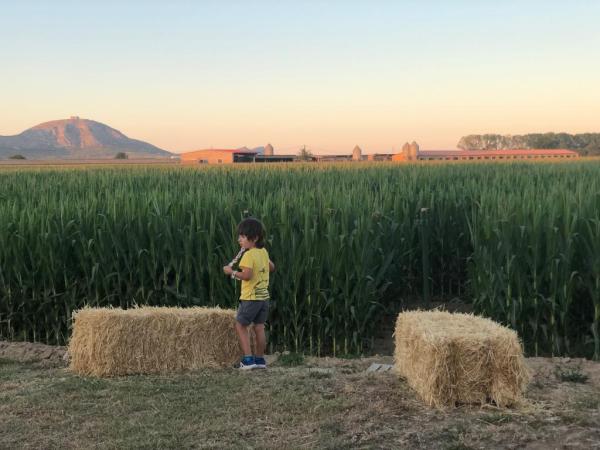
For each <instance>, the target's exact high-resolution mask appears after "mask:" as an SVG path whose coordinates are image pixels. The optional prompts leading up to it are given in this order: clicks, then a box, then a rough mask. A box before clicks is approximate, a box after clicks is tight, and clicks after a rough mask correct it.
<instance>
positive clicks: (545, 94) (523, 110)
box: [0, 0, 600, 153]
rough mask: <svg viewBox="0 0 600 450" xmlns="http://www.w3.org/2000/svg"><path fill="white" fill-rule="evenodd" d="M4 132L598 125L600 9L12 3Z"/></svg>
mask: <svg viewBox="0 0 600 450" xmlns="http://www.w3.org/2000/svg"><path fill="white" fill-rule="evenodd" d="M6 3H7V4H6V5H2V14H1V15H0V50H1V51H2V55H3V58H2V60H3V65H2V66H3V67H2V68H1V69H0V93H1V96H0V101H1V102H2V108H0V135H11V134H16V133H19V132H21V131H23V130H24V129H26V128H28V127H30V126H33V125H35V124H37V123H40V122H43V121H47V120H54V119H59V118H66V117H69V116H71V115H79V116H81V117H85V118H90V119H94V120H98V121H101V122H103V123H106V124H108V125H110V126H113V127H115V128H117V129H119V130H120V131H122V132H124V133H125V134H127V135H128V136H130V137H134V138H137V139H142V140H146V141H149V142H151V143H153V144H155V145H158V146H160V147H162V148H165V149H168V150H174V151H185V150H193V149H199V148H206V147H211V146H213V147H238V146H242V145H248V146H256V145H264V144H266V143H267V142H271V143H272V144H273V145H274V147H275V150H276V152H277V150H281V151H288V152H289V151H291V150H295V149H297V148H299V146H301V145H307V146H308V147H309V148H312V149H313V150H314V151H315V152H317V153H324V152H331V153H348V152H350V151H351V149H352V148H353V147H354V145H355V144H358V145H360V146H361V147H362V148H363V150H365V151H366V152H367V153H369V152H377V151H389V150H391V149H398V148H399V147H401V146H402V144H403V143H404V142H405V141H412V140H416V141H417V142H419V143H420V144H421V147H422V148H453V147H454V146H455V145H456V142H457V141H458V139H459V138H460V137H461V136H462V135H464V134H472V133H484V132H497V133H506V134H519V133H527V132H545V131H557V132H558V131H567V132H584V131H600V124H599V121H598V117H600V106H599V105H600V89H598V87H597V83H598V80H599V79H600V63H599V62H598V58H597V57H596V54H597V53H598V49H600V31H599V29H598V26H597V24H598V23H600V2H591V1H572V2H556V1H546V2H541V1H520V2H517V1H506V2H492V1H453V2H452V1H446V2H441V1H428V2H416V1H407V2H401V1H397V2H392V1H374V2H353V1H333V2H316V1H304V2H302V1H298V2H287V1H280V2H267V1H264V2H261V1H254V2H249V1H247V2H191V1H171V2H168V3H167V2H156V1H145V2H142V1H129V2H125V3H126V4H125V5H122V4H120V2H116V1H112V0H107V1H103V2H93V1H90V2H76V1H70V2H69V1H53V2H42V1H27V2H24V3H25V4H14V3H13V2H6Z"/></svg>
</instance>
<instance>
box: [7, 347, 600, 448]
mask: <svg viewBox="0 0 600 450" xmlns="http://www.w3.org/2000/svg"><path fill="white" fill-rule="evenodd" d="M65 353H66V349H65V348H64V347H52V346H47V345H42V344H32V343H8V342H2V341H0V362H1V360H5V361H13V362H14V361H18V362H21V363H23V364H24V365H26V367H34V368H36V369H35V370H36V371H37V373H38V375H35V376H36V377H40V378H39V379H41V380H45V379H46V378H48V379H51V380H52V379H54V380H65V378H64V377H65V375H64V373H65V372H64V367H66V366H67V365H68V360H67V358H66V357H65ZM267 359H268V362H269V365H270V368H269V370H268V371H267V373H263V374H258V373H257V374H254V373H253V374H251V377H250V378H247V379H248V380H252V379H253V378H257V379H261V380H262V382H263V383H265V386H266V388H265V387H264V386H263V388H262V389H263V390H265V389H266V390H267V391H268V392H262V391H257V392H256V395H264V399H263V401H273V400H269V399H276V398H277V396H280V395H284V396H285V402H284V403H285V404H284V405H283V406H282V407H281V409H280V410H279V412H278V413H277V414H279V415H278V416H274V418H271V419H267V418H263V419H262V420H263V421H268V420H270V422H269V424H270V425H268V426H265V428H264V429H265V430H267V431H268V432H270V433H273V435H272V436H271V437H270V438H269V439H270V440H266V441H264V440H263V441H261V440H256V441H251V442H253V444H252V445H249V447H250V448H259V447H263V448H275V447H277V448H294V447H295V446H296V445H300V444H299V443H300V442H306V445H305V444H302V445H301V447H303V448H339V447H340V446H342V447H348V448H435V449H437V448H443V449H454V450H458V449H475V448H485V449H487V448H527V449H544V450H545V449H555V448H581V449H592V448H600V363H597V362H593V361H588V360H582V359H571V358H527V364H528V367H529V368H530V370H531V373H532V381H531V382H530V383H529V385H528V388H527V391H526V393H525V401H524V402H523V404H522V405H519V406H518V407H516V408H512V409H501V408H496V407H493V406H491V405H487V406H483V407H479V406H477V407H474V406H463V407H460V408H453V409H448V410H443V411H441V410H436V409H431V408H428V407H426V406H424V405H423V403H422V402H421V401H420V399H419V398H418V397H417V396H416V395H415V393H414V392H413V391H412V390H411V389H410V388H409V387H408V385H407V384H406V382H405V381H403V380H401V379H399V378H398V377H397V375H395V374H394V373H393V372H390V371H388V372H382V373H379V372H375V373H369V372H367V371H366V370H367V368H368V367H369V366H370V365H371V364H372V363H374V362H376V363H381V364H392V363H393V359H392V357H391V356H374V357H369V358H360V359H338V358H306V359H305V360H304V363H303V364H302V365H300V366H294V367H287V366H283V365H281V364H278V359H277V355H274V356H270V357H268V358H267ZM7 367H8V366H7ZM11 370H12V369H11ZM23 370H24V371H23V372H22V373H23V374H29V373H32V372H31V371H30V369H23ZM232 372H234V371H232ZM253 372H254V371H253ZM20 373H21V372H17V371H14V372H13V378H11V379H7V380H6V382H7V384H6V383H5V384H6V386H4V387H5V388H6V387H7V386H8V387H9V388H11V386H12V389H15V391H14V392H15V393H16V392H17V386H18V385H20V382H19V381H18V378H19V377H21V375H19V374H20ZM227 373H228V372H227ZM224 374H225V373H222V374H221V375H219V377H220V378H219V377H215V378H210V379H211V380H212V381H211V383H209V384H211V385H214V384H215V383H219V382H221V380H224V379H227V378H226V377H225V378H224ZM28 376H29V375H28ZM31 376H33V375H31ZM207 376H209V377H211V376H212V375H210V374H209V375H207ZM226 376H229V375H226ZM52 377H54V378H52ZM231 377H238V375H237V374H232V375H231ZM74 378H75V377H73V380H72V381H71V382H73V383H80V382H79V381H76V380H75V379H74ZM36 379H38V378H36ZM69 379H70V378H67V381H68V380H69ZM144 380H145V379H144V377H140V378H135V377H131V378H127V377H125V378H124V379H123V381H118V380H117V381H115V382H110V383H116V384H114V387H113V389H111V390H110V391H106V392H113V390H115V389H116V388H117V386H118V385H119V384H120V383H128V384H127V386H128V387H127V391H128V392H129V391H130V389H131V388H132V386H134V387H135V383H146V382H150V383H152V390H155V389H161V384H162V383H165V381H164V380H163V379H162V378H156V377H148V380H149V381H144ZM161 380H163V381H161ZM190 380H192V381H190ZM195 380H197V377H195V375H193V374H192V375H182V376H181V377H179V378H177V377H174V378H173V379H168V381H167V384H170V385H173V383H174V386H177V385H179V386H181V385H186V383H190V382H193V383H196V381H195ZM231 380H232V383H234V384H236V385H237V384H239V383H240V382H245V381H244V377H242V378H231ZM240 380H241V381H240ZM44 382H45V381H44ZM57 383H58V382H57ZM60 383H64V381H60ZM60 383H59V384H60ZM1 385H2V380H1V379H0V386H1ZM77 386H79V384H77ZM86 386H87V385H86ZM65 389H66V388H65ZM86 389H87V388H86ZM228 389H230V388H228ZM0 390H1V389H0ZM196 390H197V385H193V388H192V390H191V391H192V392H194V391H196ZM71 391H72V388H69V390H67V391H66V392H71ZM295 391H298V392H297V394H298V395H297V397H298V399H297V400H294V399H295V397H292V396H293V395H295V393H294V392H295ZM23 392H24V391H23ZM102 392H104V391H102ZM227 392H229V391H228V390H227V389H225V390H224V391H222V392H218V393H216V394H215V395H216V396H217V397H218V398H225V400H224V402H227V401H229V400H227V397H226V396H227V395H228V393H227ZM111 395H112V394H111ZM129 395H130V394H128V396H129ZM224 395H225V397H223V396H224ZM1 396H2V395H1V394H0V397H1ZM307 396H316V397H315V398H318V399H320V400H319V402H321V403H318V404H317V406H314V405H312V406H310V408H316V409H311V411H313V412H315V411H318V410H319V408H331V409H327V414H324V415H323V417H312V418H311V417H310V414H309V413H308V410H307V411H306V413H307V414H306V418H304V416H305V411H304V410H303V409H301V407H300V406H299V407H298V408H299V409H298V410H296V411H295V412H293V413H289V410H288V408H291V406H289V405H291V404H293V402H295V401H297V402H301V401H302V399H303V398H306V397H307ZM14 398H15V397H10V396H9V392H8V391H7V392H5V396H4V401H5V402H6V403H5V406H4V407H0V417H4V419H3V420H8V421H10V420H12V421H13V422H12V424H11V425H10V427H12V428H11V429H13V428H14V427H15V426H20V425H22V426H23V429H24V430H28V429H30V428H31V427H32V426H33V427H36V426H39V427H43V428H44V429H46V430H47V429H48V428H49V427H50V426H49V425H48V423H42V422H40V423H39V424H36V423H29V422H28V423H27V424H25V423H24V422H23V419H22V418H21V417H22V416H21V414H22V412H21V411H26V410H30V409H31V407H32V405H34V406H35V407H36V408H39V409H40V410H41V411H45V412H47V410H48V408H49V407H50V406H49V404H42V405H40V404H39V403H31V404H28V406H27V407H25V406H19V403H18V402H17V401H16V400H15V403H14V405H13V406H11V405H10V402H11V401H12V400H11V399H14ZM146 398H147V394H140V397H139V399H138V400H137V401H139V402H144V401H146ZM230 400H231V401H232V402H233V403H234V404H235V402H236V401H238V400H236V399H234V398H232V399H230ZM48 401H49V402H51V401H54V400H48ZM119 401H123V402H124V401H125V400H121V399H120V400H119ZM45 402H46V400H45V401H44V402H42V403H45ZM290 402H292V403H290ZM336 402H339V405H338V403H336ZM330 404H331V405H330ZM90 405H91V404H90ZM181 405H184V403H182V404H181ZM285 405H288V406H285ZM328 405H330V406H328ZM20 408H22V410H21V409H20ZM336 408H337V409H336ZM338 409H339V410H338ZM54 411H60V408H57V409H55V410H54ZM207 411H208V412H207V413H205V414H208V415H210V414H211V413H212V412H214V410H207ZM3 414H4V416H3ZM53 414H57V413H56V412H54V413H53ZM85 414H88V412H85ZM161 414H162V413H161ZM289 414H291V415H292V416H293V417H294V418H293V419H292V420H293V421H294V424H291V425H290V423H289V422H288V421H289V420H290V417H288V415H289ZM299 415H301V416H302V417H298V416H299ZM28 420H29V419H28ZM72 420H73V421H74V422H77V420H78V419H77V417H74V418H73V419H72ZM140 420H141V419H140ZM144 420H148V423H154V422H152V420H153V419H152V418H151V417H148V418H144ZM229 420H232V417H231V416H229ZM241 420H242V422H243V419H241ZM7 423H8V422H7ZM286 423H287V424H288V425H285V424H286ZM8 426H9V425H7V427H8ZM170 426H176V425H170ZM216 426H217V425H215V427H216ZM218 426H219V427H220V426H221V425H218ZM279 426H280V427H281V431H276V429H277V430H279V428H277V427H279ZM57 428H58V427H57ZM255 428H256V425H252V424H248V428H247V429H244V430H243V433H245V434H244V436H246V437H247V438H248V439H255V438H256V439H260V437H256V436H255V434H254V433H255ZM7 429H8V428H7ZM311 430H312V431H311ZM1 431H2V426H0V438H1V437H2V436H1V434H2V433H1ZM24 433H25V431H24ZM55 433H56V434H57V436H58V435H60V431H59V430H58V431H56V430H55ZM204 433H206V431H204ZM211 433H214V435H215V436H219V438H220V437H221V436H222V433H221V432H220V431H217V429H216V428H215V429H214V431H210V429H209V432H208V436H210V435H211ZM278 433H280V434H278ZM300 433H305V434H302V436H301V435H300ZM311 433H312V435H311ZM303 436H306V437H303ZM315 436H316V437H315ZM9 437H10V438H11V439H13V441H14V442H18V440H19V435H12V437H11V436H10V435H9ZM56 439H60V438H59V437H57V438H56ZM111 439H114V440H113V441H109V442H110V444H107V445H108V447H111V446H113V445H117V446H119V445H121V444H123V441H121V440H119V439H121V437H119V436H113V437H112V438H111ZM137 439H140V438H137ZM165 439H166V438H165ZM215 439H217V438H216V437H215ZM295 439H296V440H295ZM303 439H306V440H305V441H303ZM0 442H1V439H0ZM48 442H49V441H39V443H44V444H43V445H45V444H47V443H48ZM53 442H54V441H53ZM58 442H60V441H58ZM74 442H75V441H74ZM82 442H83V441H82ZM164 442H167V443H168V442H170V441H164ZM210 442H212V441H206V442H205V444H206V445H205V446H200V447H202V448H204V447H207V448H213V447H212V446H211V445H210ZM215 442H217V441H215ZM232 442H233V441H232ZM180 444H182V445H184V444H185V443H184V442H181V443H180ZM221 444H223V445H225V446H227V445H229V444H224V443H223V442H221ZM275 444H277V445H275ZM82 445H83V444H82ZM123 445H124V444H123ZM140 445H141V444H140ZM169 445H170V444H169ZM169 445H167V446H169ZM231 445H234V446H235V444H234V443H233V444H231ZM0 447H2V445H0ZM216 447H218V446H217V445H216V444H215V448H216ZM34 448H35V445H34ZM70 448H80V447H79V445H76V444H73V447H70Z"/></svg>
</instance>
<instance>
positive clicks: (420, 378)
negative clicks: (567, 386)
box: [394, 311, 530, 408]
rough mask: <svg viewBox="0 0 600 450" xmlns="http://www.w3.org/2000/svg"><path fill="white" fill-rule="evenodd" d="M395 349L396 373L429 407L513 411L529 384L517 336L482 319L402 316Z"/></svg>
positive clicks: (437, 313) (442, 313) (420, 314)
mask: <svg viewBox="0 0 600 450" xmlns="http://www.w3.org/2000/svg"><path fill="white" fill-rule="evenodd" d="M395 344H396V349H395V353H394V360H395V370H396V372H397V373H398V374H399V375H400V376H402V377H404V378H406V380H407V382H408V384H409V385H410V386H411V387H412V388H413V389H414V390H415V391H417V393H418V394H419V395H420V396H421V397H422V399H423V400H424V401H425V403H427V404H428V405H430V406H435V407H438V408H443V407H446V406H454V405H457V404H465V403H478V404H484V403H488V402H494V403H495V404H496V405H498V406H511V405H514V404H516V403H518V402H519V401H520V400H521V399H522V394H523V391H524V390H525V386H526V384H527V382H528V381H529V378H530V374H529V372H528V370H527V367H526V365H525V359H524V357H523V350H522V347H521V343H520V342H519V338H518V336H517V334H516V333H515V332H514V331H513V330H510V329H508V328H506V327H503V326H501V325H499V324H497V323H495V322H493V321H491V320H489V319H485V318H483V317H478V316H474V315H470V314H459V313H454V314H451V313H448V312H445V311H412V312H404V313H400V314H399V315H398V319H397V320H396V330H395Z"/></svg>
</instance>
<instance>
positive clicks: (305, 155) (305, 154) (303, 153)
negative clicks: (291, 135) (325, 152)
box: [298, 147, 313, 161]
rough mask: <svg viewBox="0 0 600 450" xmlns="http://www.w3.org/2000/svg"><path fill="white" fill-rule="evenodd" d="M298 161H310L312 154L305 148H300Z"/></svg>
mask: <svg viewBox="0 0 600 450" xmlns="http://www.w3.org/2000/svg"><path fill="white" fill-rule="evenodd" d="M298 159H299V160H300V161H312V159H313V154H312V152H311V151H310V150H307V149H306V147H302V148H301V149H300V151H299V152H298Z"/></svg>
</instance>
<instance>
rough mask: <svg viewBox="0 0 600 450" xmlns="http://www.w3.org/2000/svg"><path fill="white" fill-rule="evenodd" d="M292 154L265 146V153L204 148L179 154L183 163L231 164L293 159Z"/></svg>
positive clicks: (244, 149)
mask: <svg viewBox="0 0 600 450" xmlns="http://www.w3.org/2000/svg"><path fill="white" fill-rule="evenodd" d="M269 147H270V148H269ZM294 159H295V156H294V155H274V154H273V147H272V146H271V144H269V145H268V146H267V147H265V154H263V155H261V154H259V153H258V152H257V151H255V150H248V149H246V148H243V149H212V148H211V149H206V150H196V151H192V152H186V153H182V154H181V162H182V163H183V164H232V163H248V162H257V163H258V162H287V161H293V160H294Z"/></svg>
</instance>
